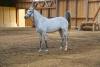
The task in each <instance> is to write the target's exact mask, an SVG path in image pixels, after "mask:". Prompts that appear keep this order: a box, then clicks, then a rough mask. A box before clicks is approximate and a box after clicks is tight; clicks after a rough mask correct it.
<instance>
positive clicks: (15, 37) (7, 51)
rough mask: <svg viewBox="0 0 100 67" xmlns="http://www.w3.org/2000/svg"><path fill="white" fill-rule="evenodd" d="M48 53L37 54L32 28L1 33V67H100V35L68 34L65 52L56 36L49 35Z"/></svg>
mask: <svg viewBox="0 0 100 67" xmlns="http://www.w3.org/2000/svg"><path fill="white" fill-rule="evenodd" d="M48 45H49V52H48V53H46V52H44V51H43V52H42V53H39V52H38V48H39V37H38V34H37V33H36V32H35V31H34V30H33V29H32V28H28V29H27V28H25V29H24V28H23V29H20V28H14V29H12V28H11V29H0V67H100V31H96V32H91V31H70V32H69V45H68V51H67V52H64V51H61V50H59V47H60V37H59V34H58V33H51V34H49V35H48Z"/></svg>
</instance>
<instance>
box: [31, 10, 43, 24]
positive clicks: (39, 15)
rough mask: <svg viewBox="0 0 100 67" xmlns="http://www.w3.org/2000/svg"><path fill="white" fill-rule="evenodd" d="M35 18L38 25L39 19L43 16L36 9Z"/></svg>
mask: <svg viewBox="0 0 100 67" xmlns="http://www.w3.org/2000/svg"><path fill="white" fill-rule="evenodd" d="M33 16H34V20H35V24H36V25H37V24H38V23H39V19H40V18H42V17H43V16H42V15H41V14H40V13H39V12H38V11H36V10H34V14H33Z"/></svg>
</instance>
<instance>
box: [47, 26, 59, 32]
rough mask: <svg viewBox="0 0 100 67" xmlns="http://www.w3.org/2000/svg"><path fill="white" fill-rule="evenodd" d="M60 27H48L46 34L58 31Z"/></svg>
mask: <svg viewBox="0 0 100 67" xmlns="http://www.w3.org/2000/svg"><path fill="white" fill-rule="evenodd" d="M59 29H60V27H49V28H47V33H50V32H55V31H58V30H59Z"/></svg>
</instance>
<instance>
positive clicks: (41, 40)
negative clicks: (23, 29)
mask: <svg viewBox="0 0 100 67" xmlns="http://www.w3.org/2000/svg"><path fill="white" fill-rule="evenodd" d="M42 45H43V35H42V34H40V48H39V52H41V51H42Z"/></svg>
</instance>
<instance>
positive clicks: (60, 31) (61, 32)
mask: <svg viewBox="0 0 100 67" xmlns="http://www.w3.org/2000/svg"><path fill="white" fill-rule="evenodd" d="M59 34H60V36H61V45H60V49H63V47H64V45H63V43H64V39H63V31H62V29H60V30H59Z"/></svg>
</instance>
